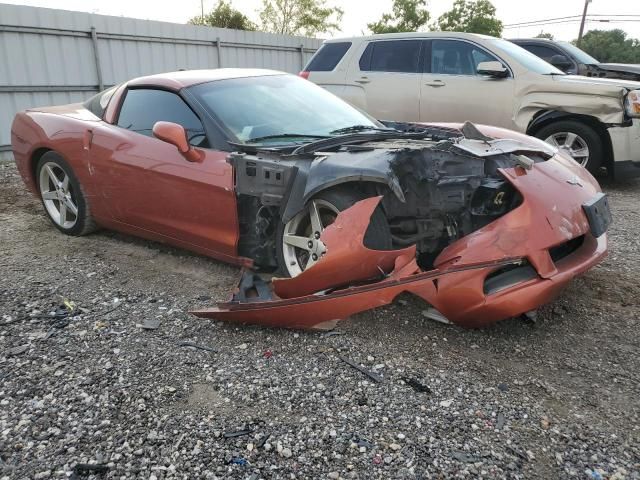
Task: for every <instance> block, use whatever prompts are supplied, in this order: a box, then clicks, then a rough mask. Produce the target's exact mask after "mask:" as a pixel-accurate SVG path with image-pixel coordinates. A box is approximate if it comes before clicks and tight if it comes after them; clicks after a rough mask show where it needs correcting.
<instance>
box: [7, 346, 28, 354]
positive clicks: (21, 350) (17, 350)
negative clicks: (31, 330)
mask: <svg viewBox="0 0 640 480" xmlns="http://www.w3.org/2000/svg"><path fill="white" fill-rule="evenodd" d="M27 350H29V344H28V343H25V344H24V345H18V346H17V347H13V348H10V349H9V350H7V356H8V357H12V356H14V355H20V354H21V353H24V352H26V351H27Z"/></svg>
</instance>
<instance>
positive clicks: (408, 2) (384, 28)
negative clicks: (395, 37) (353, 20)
mask: <svg viewBox="0 0 640 480" xmlns="http://www.w3.org/2000/svg"><path fill="white" fill-rule="evenodd" d="M426 6H427V2H426V0H393V7H392V13H385V14H384V15H382V18H381V19H380V20H378V21H377V22H374V23H369V24H367V27H368V28H369V30H371V31H372V32H373V33H396V32H416V31H418V30H420V29H421V28H422V27H424V26H425V25H426V24H427V22H428V21H429V18H430V15H429V11H428V10H427V9H426Z"/></svg>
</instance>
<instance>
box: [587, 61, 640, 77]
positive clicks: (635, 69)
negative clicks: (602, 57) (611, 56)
mask: <svg viewBox="0 0 640 480" xmlns="http://www.w3.org/2000/svg"><path fill="white" fill-rule="evenodd" d="M596 66H597V67H599V68H602V69H603V70H611V71H614V72H628V73H637V74H638V75H640V65H638V64H631V63H598V64H596Z"/></svg>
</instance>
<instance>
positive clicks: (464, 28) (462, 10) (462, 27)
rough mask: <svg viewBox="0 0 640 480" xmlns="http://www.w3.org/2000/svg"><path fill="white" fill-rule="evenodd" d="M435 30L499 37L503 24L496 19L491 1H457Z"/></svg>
mask: <svg viewBox="0 0 640 480" xmlns="http://www.w3.org/2000/svg"><path fill="white" fill-rule="evenodd" d="M434 28H435V29H438V30H442V31H447V32H469V33H482V34H485V35H491V36H493V37H499V36H501V35H502V22H501V21H500V20H498V18H497V17H496V7H494V6H493V4H492V3H491V2H490V1H489V0H476V1H472V0H455V1H454V2H453V8H452V9H451V10H449V11H448V12H445V13H443V14H442V15H441V16H440V18H438V22H437V24H436V25H434Z"/></svg>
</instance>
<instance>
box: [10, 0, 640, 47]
mask: <svg viewBox="0 0 640 480" xmlns="http://www.w3.org/2000/svg"><path fill="white" fill-rule="evenodd" d="M0 2H2V3H14V4H19V5H32V6H36V7H49V8H61V9H65V10H78V11H83V12H93V13H100V14H103V15H117V16H125V17H135V18H144V19H149V20H161V21H166V22H177V23H184V22H186V21H187V20H188V19H189V18H191V17H193V16H195V15H199V14H200V0H180V1H174V0H22V1H15V0H0ZM203 2H204V7H205V11H207V10H210V9H211V8H212V7H213V6H214V5H215V4H216V0H203ZM328 3H329V4H331V5H338V6H340V7H342V9H343V10H344V12H345V13H344V17H343V20H342V31H341V32H339V33H336V34H334V36H352V35H360V34H362V33H367V23H369V22H372V21H375V20H378V19H379V18H380V16H381V15H382V13H384V12H387V11H390V10H391V4H392V0H342V1H338V0H328ZM232 4H233V5H234V7H235V8H237V9H238V10H240V11H242V12H243V13H244V14H246V15H248V16H249V17H251V18H252V19H254V20H256V19H257V13H256V11H257V10H258V9H259V7H260V6H261V4H262V0H232ZM452 4H453V0H430V1H429V10H430V12H431V17H432V19H433V18H437V17H438V16H439V15H441V14H442V13H443V12H445V11H446V10H448V9H449V8H451V5H452ZM493 4H494V5H495V6H496V9H497V13H498V17H499V18H500V19H501V20H502V21H503V23H504V24H505V25H507V24H512V23H520V22H525V21H531V20H538V19H548V18H557V17H565V16H569V15H578V14H581V13H582V9H583V7H584V1H583V0H493ZM589 13H590V14H602V15H626V14H635V15H640V0H593V1H592V3H591V4H590V5H589ZM596 28H600V29H611V28H621V29H623V30H626V31H627V32H628V34H629V36H632V37H635V38H640V21H635V22H619V23H618V22H616V23H601V22H588V23H587V29H596ZM578 29H579V22H573V23H562V24H557V25H548V26H542V27H540V26H537V27H526V28H525V27H516V28H505V30H504V36H505V37H507V38H510V37H525V36H534V35H536V34H538V33H539V32H540V31H541V30H544V31H545V32H550V33H552V34H553V35H554V36H555V37H556V38H557V39H560V40H572V39H574V38H576V37H577V36H578Z"/></svg>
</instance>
